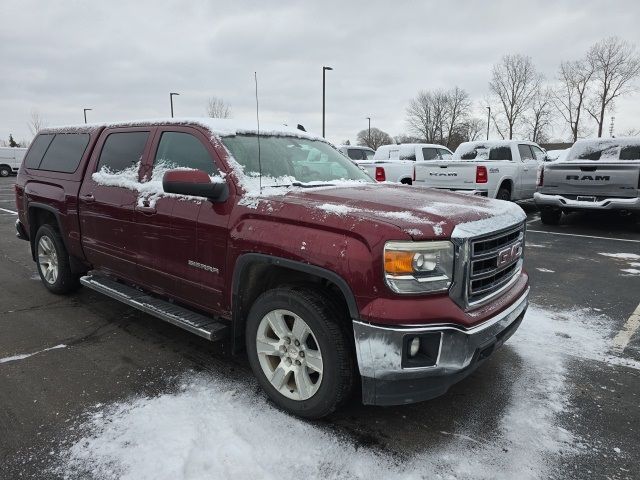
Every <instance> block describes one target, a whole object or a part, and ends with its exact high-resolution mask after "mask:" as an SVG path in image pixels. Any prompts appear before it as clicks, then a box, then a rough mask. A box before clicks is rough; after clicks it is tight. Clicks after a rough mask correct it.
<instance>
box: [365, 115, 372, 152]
mask: <svg viewBox="0 0 640 480" xmlns="http://www.w3.org/2000/svg"><path fill="white" fill-rule="evenodd" d="M365 118H366V119H367V120H369V133H368V134H367V138H368V139H369V148H371V117H365Z"/></svg>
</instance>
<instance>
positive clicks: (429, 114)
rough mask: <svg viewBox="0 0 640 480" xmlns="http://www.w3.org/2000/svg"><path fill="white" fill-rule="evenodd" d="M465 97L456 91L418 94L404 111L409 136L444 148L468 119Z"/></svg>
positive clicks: (461, 92)
mask: <svg viewBox="0 0 640 480" xmlns="http://www.w3.org/2000/svg"><path fill="white" fill-rule="evenodd" d="M470 108H471V102H470V101H469V94H468V93H467V92H466V91H465V90H463V89H461V88H459V87H454V88H452V89H450V90H435V91H433V92H429V91H425V90H423V91H421V92H419V93H418V95H417V96H416V98H414V99H413V100H411V102H410V103H409V106H408V107H407V124H408V126H409V130H410V132H411V133H412V134H413V135H414V136H416V137H418V138H422V139H424V141H426V142H429V143H440V144H447V146H449V143H450V142H451V141H453V138H454V136H455V134H456V133H457V130H458V129H460V128H461V126H462V124H463V123H464V121H465V120H466V119H467V117H468V116H469V109H470Z"/></svg>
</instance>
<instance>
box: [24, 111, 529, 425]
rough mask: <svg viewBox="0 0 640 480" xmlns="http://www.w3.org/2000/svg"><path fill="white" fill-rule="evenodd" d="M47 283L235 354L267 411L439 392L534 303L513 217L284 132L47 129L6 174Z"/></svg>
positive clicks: (310, 414)
mask: <svg viewBox="0 0 640 480" xmlns="http://www.w3.org/2000/svg"><path fill="white" fill-rule="evenodd" d="M15 191H16V205H17V210H18V220H17V222H16V228H17V235H18V236H19V237H20V238H22V239H25V240H28V241H29V243H30V246H31V254H32V256H33V260H34V261H35V263H36V266H37V270H38V272H39V275H40V278H41V279H42V283H43V284H44V286H45V287H46V288H48V289H49V290H50V291H51V292H53V293H55V294H68V293H70V292H73V291H74V290H75V289H77V288H78V287H79V286H80V285H83V286H84V287H85V288H90V289H94V290H96V291H98V292H101V293H103V294H105V295H108V296H110V297H112V298H114V299H116V300H118V301H121V302H124V303H126V304H128V305H130V306H131V307H134V308H137V309H140V310H142V311H144V312H147V313H149V314H151V315H154V316H156V317H158V318H160V319H162V320H165V321H167V322H171V323H173V324H174V325H176V326H178V327H181V328H184V329H186V330H189V331H191V332H193V333H195V334H197V335H201V336H203V337H205V338H207V339H210V340H222V339H226V341H228V342H230V344H231V346H232V350H233V351H234V352H241V351H245V350H246V353H247V355H248V359H249V362H250V365H251V368H252V370H253V372H254V373H255V375H256V377H257V379H258V381H259V383H260V385H261V386H262V387H263V389H264V390H265V391H266V393H267V395H268V396H269V397H270V398H271V399H272V400H273V401H274V402H275V404H277V405H278V406H279V407H281V408H283V409H285V410H287V411H289V412H292V413H294V414H296V415H299V416H302V417H306V418H318V417H321V416H323V415H327V414H328V413H330V412H331V411H333V410H334V409H335V408H336V407H337V406H339V405H340V404H341V403H342V402H343V401H345V400H346V399H347V398H349V396H350V394H351V392H352V389H353V387H354V384H355V383H356V382H361V386H362V388H361V392H362V400H363V402H364V403H366V404H376V405H395V404H403V403H411V402H417V401H421V400H426V399H429V398H433V397H435V396H438V395H441V394H442V393H444V392H445V391H446V390H447V389H448V388H449V387H450V386H451V385H452V384H453V383H455V382H457V381H459V380H461V379H462V378H463V377H465V376H466V375H468V374H469V373H471V372H472V371H473V370H474V369H475V368H476V367H477V366H478V365H479V364H480V363H482V362H483V361H484V359H486V358H487V357H488V356H489V355H490V354H491V353H492V352H493V351H494V350H495V349H496V348H498V347H499V346H500V345H502V343H504V342H505V340H507V338H509V337H510V336H511V335H512V334H513V332H514V331H515V330H516V329H517V328H518V326H519V325H520V322H521V321H522V318H523V316H524V314H525V311H526V309H527V305H528V293H529V286H528V277H527V274H526V273H525V272H524V270H523V265H522V264H523V247H524V234H525V215H524V213H523V212H522V210H521V209H520V207H518V206H516V205H514V204H510V203H506V202H496V201H492V200H487V199H482V198H470V197H468V196H462V195H457V194H454V193H449V192H441V191H437V190H429V189H423V188H414V187H407V186H403V185H390V184H380V183H376V182H374V181H373V180H372V179H371V178H370V177H369V176H368V175H366V174H365V173H364V172H362V171H361V170H360V169H359V168H358V167H357V166H356V165H355V164H353V163H352V162H351V161H350V160H349V159H347V158H345V157H344V156H343V155H342V154H340V153H339V152H338V151H337V150H336V149H335V148H334V147H333V146H331V145H330V144H328V143H327V142H325V141H324V140H323V139H321V138H318V137H315V136H313V135H310V134H307V133H304V132H301V131H298V130H293V129H292V130H289V129H287V128H286V127H281V126H274V127H273V128H269V127H267V128H266V129H263V130H261V131H260V132H257V131H256V130H255V129H254V128H252V127H251V126H247V125H244V124H241V123H235V122H234V121H231V120H213V119H182V120H178V119H171V120H158V121H140V122H130V123H119V124H105V125H81V126H73V127H61V128H48V129H45V130H43V131H42V132H40V133H39V134H38V136H37V137H36V138H35V140H34V141H33V143H32V145H31V147H30V148H29V151H28V153H27V155H26V157H25V160H24V163H23V164H22V166H21V168H20V171H19V173H18V178H17V184H16V187H15Z"/></svg>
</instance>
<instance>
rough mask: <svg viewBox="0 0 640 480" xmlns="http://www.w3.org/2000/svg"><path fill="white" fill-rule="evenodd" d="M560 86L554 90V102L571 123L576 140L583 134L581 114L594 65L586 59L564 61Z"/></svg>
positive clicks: (561, 68)
mask: <svg viewBox="0 0 640 480" xmlns="http://www.w3.org/2000/svg"><path fill="white" fill-rule="evenodd" d="M558 76H559V80H560V86H559V87H558V88H557V89H556V90H554V91H553V104H554V105H555V107H556V109H557V110H558V111H559V112H560V115H562V118H564V120H565V122H566V123H568V124H569V129H570V130H571V138H572V140H573V141H574V142H575V141H576V140H578V137H579V136H580V135H581V132H582V130H581V124H580V120H581V115H582V110H583V109H584V106H585V100H586V98H587V90H588V87H589V84H590V81H591V78H592V77H593V66H592V65H591V63H590V62H587V61H585V60H578V61H573V62H562V63H561V64H560V72H559V75H558Z"/></svg>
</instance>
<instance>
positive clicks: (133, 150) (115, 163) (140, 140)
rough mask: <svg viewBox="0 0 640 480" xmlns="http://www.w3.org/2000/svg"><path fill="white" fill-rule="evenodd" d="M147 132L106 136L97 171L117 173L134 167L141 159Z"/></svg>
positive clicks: (147, 136) (147, 135)
mask: <svg viewBox="0 0 640 480" xmlns="http://www.w3.org/2000/svg"><path fill="white" fill-rule="evenodd" d="M148 138H149V132H122V133H112V134H110V135H109V136H108V137H107V140H106V141H105V142H104V146H103V147H102V152H100V160H99V161H98V167H97V169H96V170H97V171H100V170H102V169H105V170H108V171H109V173H118V172H122V171H123V170H126V169H127V168H131V167H135V166H136V165H138V163H139V162H140V161H141V160H142V154H143V152H144V147H145V145H146V144H147V139H148Z"/></svg>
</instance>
